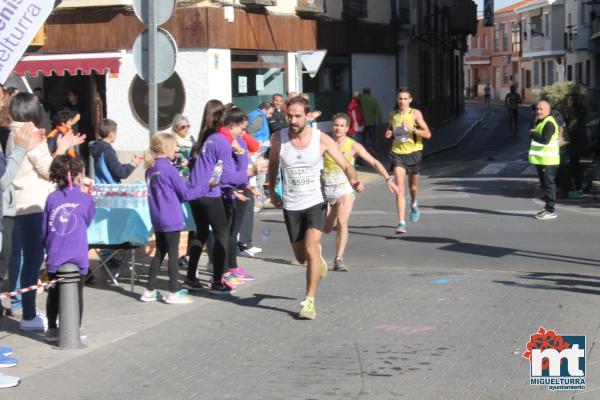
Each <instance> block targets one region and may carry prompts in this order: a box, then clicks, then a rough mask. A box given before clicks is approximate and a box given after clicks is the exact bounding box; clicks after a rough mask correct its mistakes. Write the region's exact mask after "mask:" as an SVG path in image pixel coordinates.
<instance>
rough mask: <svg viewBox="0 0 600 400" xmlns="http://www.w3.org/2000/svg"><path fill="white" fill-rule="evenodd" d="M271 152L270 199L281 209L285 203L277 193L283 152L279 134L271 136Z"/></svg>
mask: <svg viewBox="0 0 600 400" xmlns="http://www.w3.org/2000/svg"><path fill="white" fill-rule="evenodd" d="M270 140H271V150H270V151H269V173H268V177H269V198H270V199H271V204H273V206H274V207H277V208H281V206H282V205H283V202H282V201H281V197H279V195H278V194H277V192H275V186H276V185H277V175H278V174H279V151H280V150H281V137H280V136H279V132H276V133H274V134H273V135H272V136H271V139H270Z"/></svg>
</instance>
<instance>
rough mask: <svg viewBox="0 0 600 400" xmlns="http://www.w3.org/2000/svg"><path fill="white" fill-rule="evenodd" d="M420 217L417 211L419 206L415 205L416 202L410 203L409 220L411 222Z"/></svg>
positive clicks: (416, 220)
mask: <svg viewBox="0 0 600 400" xmlns="http://www.w3.org/2000/svg"><path fill="white" fill-rule="evenodd" d="M420 217H421V212H420V211H419V206H418V205H417V203H415V204H412V205H411V206H410V220H411V221H412V222H418V221H419V218H420Z"/></svg>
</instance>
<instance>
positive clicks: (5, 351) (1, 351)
mask: <svg viewBox="0 0 600 400" xmlns="http://www.w3.org/2000/svg"><path fill="white" fill-rule="evenodd" d="M12 353H13V350H12V349H11V348H10V347H6V346H0V356H4V357H6V356H10V355H12Z"/></svg>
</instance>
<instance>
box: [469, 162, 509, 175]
mask: <svg viewBox="0 0 600 400" xmlns="http://www.w3.org/2000/svg"><path fill="white" fill-rule="evenodd" d="M506 165H507V163H490V164H488V165H486V166H485V167H483V168H482V169H480V170H479V171H478V172H476V173H475V175H498V173H499V172H500V171H502V170H503V169H504V168H505V167H506Z"/></svg>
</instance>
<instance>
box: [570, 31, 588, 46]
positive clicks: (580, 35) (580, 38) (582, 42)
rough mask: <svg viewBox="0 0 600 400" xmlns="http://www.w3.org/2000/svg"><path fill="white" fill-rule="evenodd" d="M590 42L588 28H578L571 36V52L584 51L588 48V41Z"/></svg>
mask: <svg viewBox="0 0 600 400" xmlns="http://www.w3.org/2000/svg"><path fill="white" fill-rule="evenodd" d="M589 40H590V27H589V26H578V27H577V32H576V33H574V34H571V43H570V46H569V47H570V49H571V50H585V49H587V47H588V41H589Z"/></svg>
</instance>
